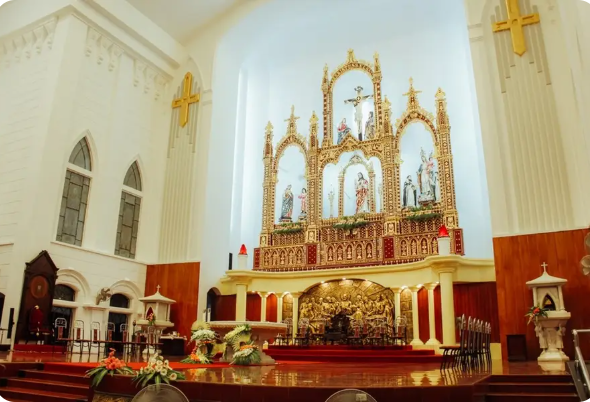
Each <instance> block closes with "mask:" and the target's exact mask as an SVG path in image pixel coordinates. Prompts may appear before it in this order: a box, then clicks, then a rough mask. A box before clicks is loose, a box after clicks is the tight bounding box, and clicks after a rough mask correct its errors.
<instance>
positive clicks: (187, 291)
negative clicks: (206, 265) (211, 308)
mask: <svg viewBox="0 0 590 402" xmlns="http://www.w3.org/2000/svg"><path fill="white" fill-rule="evenodd" d="M199 272H200V263H198V262H186V263H179V264H159V265H148V267H147V273H146V280H145V294H146V296H149V295H152V294H154V293H155V292H156V287H157V286H158V285H160V293H161V294H162V295H164V296H166V297H169V298H171V299H173V300H176V303H174V304H173V305H172V308H171V310H170V321H172V322H173V323H174V329H175V330H176V331H178V332H179V333H180V334H181V335H186V336H190V333H191V326H192V325H193V322H195V320H196V319H197V314H198V305H197V302H198V298H199ZM203 308H204V307H203Z"/></svg>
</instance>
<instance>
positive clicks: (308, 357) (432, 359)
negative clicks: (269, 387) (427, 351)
mask: <svg viewBox="0 0 590 402" xmlns="http://www.w3.org/2000/svg"><path fill="white" fill-rule="evenodd" d="M267 354H268V355H269V356H271V357H272V358H273V359H275V360H277V361H278V362H280V361H282V360H291V361H315V362H358V361H359V359H362V361H363V363H440V362H441V360H442V356H437V355H434V356H419V355H418V356H407V355H402V356H360V357H359V356H356V355H355V356H351V355H343V356H325V355H320V354H317V353H310V354H299V355H295V354H289V355H282V354H279V353H268V352H267Z"/></svg>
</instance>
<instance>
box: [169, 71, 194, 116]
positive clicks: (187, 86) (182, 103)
mask: <svg viewBox="0 0 590 402" xmlns="http://www.w3.org/2000/svg"><path fill="white" fill-rule="evenodd" d="M192 87H193V75H192V74H191V73H190V72H188V73H186V74H185V75H184V80H183V82H182V96H181V97H180V98H177V99H174V100H173V101H172V108H173V109H176V108H180V119H179V120H178V122H179V124H180V127H184V126H186V123H188V109H189V106H190V105H191V104H192V103H197V102H199V100H200V99H201V94H199V93H196V94H191V90H192Z"/></svg>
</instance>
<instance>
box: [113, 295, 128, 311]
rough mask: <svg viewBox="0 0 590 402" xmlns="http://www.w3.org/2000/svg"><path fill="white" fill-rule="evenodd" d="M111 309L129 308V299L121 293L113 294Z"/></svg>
mask: <svg viewBox="0 0 590 402" xmlns="http://www.w3.org/2000/svg"><path fill="white" fill-rule="evenodd" d="M109 304H110V306H111V307H119V308H129V298H128V297H127V296H125V295H123V294H121V293H115V294H114V295H112V296H111V300H110V303H109Z"/></svg>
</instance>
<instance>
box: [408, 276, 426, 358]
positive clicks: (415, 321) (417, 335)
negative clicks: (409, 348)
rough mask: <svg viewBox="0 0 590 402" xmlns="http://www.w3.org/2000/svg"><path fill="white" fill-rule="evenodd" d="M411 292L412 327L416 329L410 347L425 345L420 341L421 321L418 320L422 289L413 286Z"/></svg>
mask: <svg viewBox="0 0 590 402" xmlns="http://www.w3.org/2000/svg"><path fill="white" fill-rule="evenodd" d="M410 290H411V291H412V326H413V327H414V329H413V332H414V334H413V339H412V342H411V343H410V345H413V346H416V345H424V342H422V341H421V340H420V321H419V319H418V291H419V290H420V287H418V286H412V287H411V288H410Z"/></svg>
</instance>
